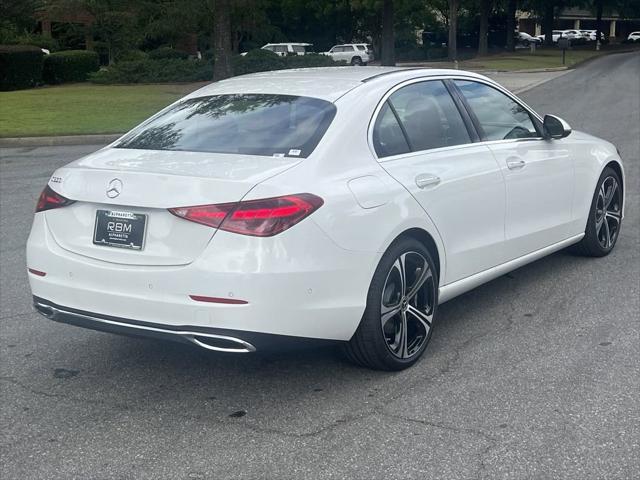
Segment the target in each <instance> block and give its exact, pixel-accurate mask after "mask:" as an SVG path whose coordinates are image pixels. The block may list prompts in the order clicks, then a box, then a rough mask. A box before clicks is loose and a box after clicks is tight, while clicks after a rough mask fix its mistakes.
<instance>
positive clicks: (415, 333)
mask: <svg viewBox="0 0 640 480" xmlns="http://www.w3.org/2000/svg"><path fill="white" fill-rule="evenodd" d="M435 289H436V285H435V282H434V276H433V272H432V271H431V268H430V267H429V263H428V262H427V260H426V258H424V256H422V255H421V254H419V253H417V252H413V251H410V252H406V253H403V254H402V255H400V256H399V257H398V258H397V259H396V261H395V262H394V263H393V265H392V267H391V269H390V270H389V273H388V274H387V278H386V281H385V284H384V287H383V289H382V302H381V308H380V319H381V326H382V333H383V335H384V339H385V341H386V344H387V348H388V349H389V351H390V352H391V353H392V354H393V355H395V356H396V357H398V358H402V359H408V358H411V357H413V356H414V355H416V354H418V353H419V352H420V351H421V350H422V347H423V346H424V345H425V343H426V342H427V340H428V339H429V333H430V331H431V324H432V321H433V314H434V310H435V308H434V307H435V300H436V290H435Z"/></svg>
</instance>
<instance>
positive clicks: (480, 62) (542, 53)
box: [460, 48, 607, 71]
mask: <svg viewBox="0 0 640 480" xmlns="http://www.w3.org/2000/svg"><path fill="white" fill-rule="evenodd" d="M604 53H607V52H606V51H604V50H600V51H596V50H595V49H588V50H587V49H580V50H578V49H575V50H567V52H566V56H565V64H564V65H563V64H562V50H560V49H558V48H546V49H537V50H536V51H535V53H531V51H530V50H524V49H523V50H519V51H516V52H514V53H503V54H499V55H491V56H488V57H479V58H474V59H471V60H467V61H464V62H461V64H460V67H461V68H469V69H485V70H503V71H514V70H529V69H540V68H556V67H562V66H566V67H572V66H574V65H576V64H578V63H580V62H584V61H585V60H588V59H590V58H592V57H595V56H598V55H602V54H604Z"/></svg>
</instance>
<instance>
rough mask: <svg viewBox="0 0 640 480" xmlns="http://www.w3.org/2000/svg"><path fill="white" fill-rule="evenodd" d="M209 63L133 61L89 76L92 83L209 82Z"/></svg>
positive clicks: (210, 73) (121, 63) (210, 71)
mask: <svg viewBox="0 0 640 480" xmlns="http://www.w3.org/2000/svg"><path fill="white" fill-rule="evenodd" d="M212 76H213V67H212V65H211V63H209V62H205V61H200V60H179V59H173V60H150V59H149V60H135V61H129V62H118V63H116V64H115V65H111V66H110V67H107V68H103V69H102V70H100V71H99V72H96V73H93V74H91V75H90V76H89V80H90V81H91V82H94V83H104V84H109V83H163V82H199V81H205V80H211V77H212Z"/></svg>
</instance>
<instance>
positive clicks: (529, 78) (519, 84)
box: [478, 70, 571, 94]
mask: <svg viewBox="0 0 640 480" xmlns="http://www.w3.org/2000/svg"><path fill="white" fill-rule="evenodd" d="M570 71H571V70H559V71H558V70H555V71H548V72H490V71H482V72H478V73H481V74H482V75H485V76H487V77H489V78H491V79H492V80H495V81H496V82H498V83H499V84H500V85H502V86H503V87H505V88H506V89H508V90H511V91H512V92H513V93H515V94H518V93H522V92H525V91H527V90H530V89H532V88H534V87H537V86H538V85H542V84H543V83H545V82H548V81H549V80H553V79H554V78H557V77H560V76H562V75H566V74H567V73H569V72H570Z"/></svg>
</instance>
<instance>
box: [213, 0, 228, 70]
mask: <svg viewBox="0 0 640 480" xmlns="http://www.w3.org/2000/svg"><path fill="white" fill-rule="evenodd" d="M213 14H214V25H213V79H214V80H222V79H224V78H228V77H231V76H232V75H233V70H232V67H231V8H230V3H229V0H215V3H214V11H213Z"/></svg>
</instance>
